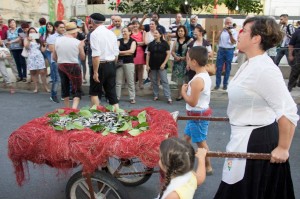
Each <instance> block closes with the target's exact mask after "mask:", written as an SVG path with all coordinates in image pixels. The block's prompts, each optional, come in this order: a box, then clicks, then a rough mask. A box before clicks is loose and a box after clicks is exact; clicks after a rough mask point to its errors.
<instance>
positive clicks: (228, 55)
mask: <svg viewBox="0 0 300 199" xmlns="http://www.w3.org/2000/svg"><path fill="white" fill-rule="evenodd" d="M233 52H234V48H232V49H225V48H221V47H219V50H218V56H217V63H216V64H217V73H216V87H220V84H221V78H222V68H223V65H224V63H225V75H224V80H223V86H226V87H227V85H228V79H229V75H230V71H231V62H232V58H233Z"/></svg>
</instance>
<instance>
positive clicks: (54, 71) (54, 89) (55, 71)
mask: <svg viewBox="0 0 300 199" xmlns="http://www.w3.org/2000/svg"><path fill="white" fill-rule="evenodd" d="M50 71H51V79H52V87H51V97H54V96H57V89H58V85H59V82H60V77H59V73H58V66H57V63H56V62H52V63H51V65H50Z"/></svg>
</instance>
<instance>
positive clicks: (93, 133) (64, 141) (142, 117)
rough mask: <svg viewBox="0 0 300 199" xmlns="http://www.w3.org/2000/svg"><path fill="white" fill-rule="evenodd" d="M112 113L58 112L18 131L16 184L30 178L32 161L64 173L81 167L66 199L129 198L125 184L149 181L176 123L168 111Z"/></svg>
mask: <svg viewBox="0 0 300 199" xmlns="http://www.w3.org/2000/svg"><path fill="white" fill-rule="evenodd" d="M112 109H113V108H112V107H100V106H99V107H93V108H83V109H81V110H74V109H66V108H64V109H58V110H55V111H54V112H51V113H47V114H45V115H44V116H42V117H40V118H36V119H33V120H31V121H29V122H28V123H26V124H24V125H23V126H21V127H20V128H19V129H17V130H16V131H14V132H13V133H12V134H11V136H10V137H9V141H8V142H9V143H8V147H9V150H8V153H9V158H10V159H11V160H12V162H13V166H14V168H15V174H16V180H17V183H18V184H19V185H20V186H21V185H22V184H23V183H24V182H25V180H26V179H27V177H28V176H29V173H26V171H27V170H26V169H25V168H26V167H27V164H28V162H29V161H30V162H32V163H34V164H47V165H49V166H51V167H55V168H57V169H63V170H66V169H71V168H74V167H76V166H82V171H79V172H77V173H75V174H74V175H73V176H72V177H71V178H70V180H69V181H68V183H67V186H66V197H67V198H72V199H75V198H120V199H121V198H123V199H124V198H129V197H128V195H127V192H126V191H125V190H124V188H123V186H122V185H121V184H120V182H122V183H123V184H125V185H131V186H136V185H139V184H142V183H144V182H146V181H147V180H148V179H149V178H150V176H151V174H152V172H153V168H154V167H155V166H157V163H158V160H159V145H160V143H161V141H163V140H164V139H166V138H168V137H172V136H178V134H177V124H176V121H175V120H174V119H173V117H172V115H171V114H170V113H169V112H167V111H165V110H157V109H154V108H151V107H147V108H143V109H138V110H132V111H123V110H117V111H114V110H112ZM107 171H108V172H107ZM120 173H123V175H119V174H120ZM111 174H113V175H114V176H115V177H116V178H117V179H118V180H116V178H114V177H113V176H112V175H111Z"/></svg>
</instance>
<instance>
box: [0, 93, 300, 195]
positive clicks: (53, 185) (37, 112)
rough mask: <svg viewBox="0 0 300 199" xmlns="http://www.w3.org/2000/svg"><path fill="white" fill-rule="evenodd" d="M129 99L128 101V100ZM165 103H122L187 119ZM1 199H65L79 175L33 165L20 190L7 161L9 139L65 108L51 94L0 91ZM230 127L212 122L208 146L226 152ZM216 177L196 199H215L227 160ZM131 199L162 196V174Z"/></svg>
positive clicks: (297, 160)
mask: <svg viewBox="0 0 300 199" xmlns="http://www.w3.org/2000/svg"><path fill="white" fill-rule="evenodd" d="M124 99H125V97H124ZM162 99H163V98H162V97H161V100H160V101H158V102H154V101H153V100H152V97H150V96H146V97H143V98H141V97H138V98H137V99H136V101H137V104H135V105H131V104H129V102H128V101H121V102H120V106H121V108H123V109H134V108H141V107H144V106H153V107H155V108H158V109H167V110H168V111H170V112H172V111H176V110H178V111H180V114H181V115H183V114H184V112H185V103H184V102H183V101H180V102H174V103H173V105H168V104H167V103H166V101H163V100H162ZM0 103H1V116H0V124H1V130H0V133H1V134H0V135H1V136H0V146H1V150H0V172H1V179H0V199H64V198H65V193H64V191H65V186H66V183H67V180H68V179H69V178H70V176H71V175H72V174H73V173H74V172H76V171H77V170H76V169H74V170H72V171H71V172H67V173H62V172H58V171H57V170H56V169H53V168H50V167H48V166H45V165H33V164H31V163H30V164H29V168H28V171H29V173H30V179H28V181H27V182H26V183H25V185H24V186H23V187H18V186H17V184H16V181H15V175H14V171H13V167H12V163H11V162H10V160H9V159H8V157H7V140H8V137H9V135H10V134H11V133H12V132H13V131H14V130H16V129H17V128H18V127H20V126H21V125H23V124H24V123H26V122H28V121H29V120H31V119H33V118H36V117H39V116H42V115H44V114H45V113H46V112H49V111H53V110H54V109H56V108H59V107H62V106H63V104H62V103H60V104H55V103H52V102H50V100H49V94H46V93H38V94H32V93H30V92H27V91H18V92H16V93H15V94H13V95H10V94H9V92H8V91H7V90H3V89H0ZM87 105H89V99H88V97H87V96H84V97H83V100H82V101H81V103H80V106H81V107H82V106H87ZM226 106H227V101H226V98H219V99H218V98H214V99H213V100H212V101H211V107H212V108H213V110H214V113H213V115H214V116H220V117H222V116H226ZM184 126H185V122H184V121H179V122H178V128H179V134H180V136H182V134H183V133H182V132H183V128H184ZM229 130H230V129H229V125H228V124H227V123H224V122H212V123H210V127H209V135H208V144H209V146H210V149H211V150H214V151H217V150H220V151H224V150H225V146H226V143H227V142H228V140H229ZM299 132H300V128H299V127H298V128H297V130H296V133H295V136H294V140H293V144H292V148H291V151H290V162H291V170H292V176H293V180H294V189H295V194H296V198H300V190H299V187H300V172H299V170H300V155H299V151H300V134H299ZM212 164H213V168H214V171H215V172H214V175H213V176H208V177H207V178H206V181H205V183H204V184H203V185H202V186H201V187H200V188H199V189H198V190H197V192H196V195H195V197H194V198H195V199H198V198H201V199H211V198H213V196H214V194H215V192H216V190H217V188H218V185H219V183H220V180H221V169H222V165H223V159H216V158H214V159H212ZM126 189H127V190H128V193H129V194H130V196H131V199H138V198H143V199H153V198H154V197H155V196H156V195H157V194H158V192H159V177H158V174H153V176H152V177H151V178H150V180H149V181H148V182H147V183H145V184H143V185H140V186H137V187H130V188H126Z"/></svg>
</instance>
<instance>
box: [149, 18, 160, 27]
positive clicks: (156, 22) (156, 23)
mask: <svg viewBox="0 0 300 199" xmlns="http://www.w3.org/2000/svg"><path fill="white" fill-rule="evenodd" d="M151 21H152V22H154V23H155V25H156V28H157V27H158V25H159V24H158V21H155V20H153V19H151ZM151 21H150V22H151Z"/></svg>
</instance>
